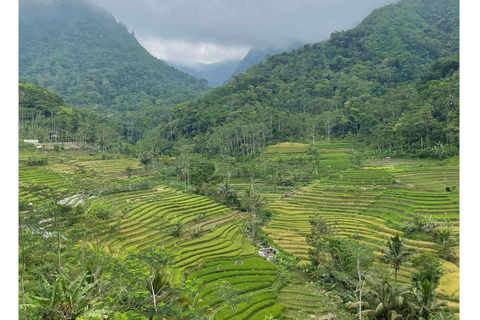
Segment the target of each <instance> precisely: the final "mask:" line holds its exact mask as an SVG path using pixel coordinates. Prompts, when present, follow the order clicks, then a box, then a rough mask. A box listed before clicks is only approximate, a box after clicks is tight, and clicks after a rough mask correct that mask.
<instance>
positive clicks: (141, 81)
mask: <svg viewBox="0 0 480 320" xmlns="http://www.w3.org/2000/svg"><path fill="white" fill-rule="evenodd" d="M19 22H20V25H19V33H20V42H19V45H20V49H19V58H20V60H19V66H20V68H19V71H20V81H21V82H29V83H33V84H38V85H41V86H42V87H44V88H47V89H48V90H50V91H53V92H56V93H58V94H61V95H62V96H63V97H64V98H65V100H66V101H68V102H69V103H71V104H73V105H75V106H82V105H97V106H99V107H100V108H107V107H114V108H115V109H116V110H121V111H127V110H135V109H138V108H141V106H142V105H143V104H148V105H156V104H160V103H161V104H163V105H170V104H174V103H179V102H182V101H185V100H186V99H189V98H195V97H200V96H201V95H202V94H203V93H204V92H205V91H206V90H207V89H208V85H207V83H206V82H205V81H198V80H196V79H195V78H193V77H191V76H189V75H187V74H185V73H183V72H179V71H178V70H176V69H174V68H173V67H171V66H169V65H167V64H166V63H164V62H163V61H161V60H158V59H156V58H155V57H153V56H152V55H151V54H150V53H148V52H147V50H145V49H144V48H143V47H142V46H141V45H140V44H139V43H138V41H137V40H136V39H135V36H134V33H133V32H132V33H130V32H128V30H127V26H126V25H124V24H123V23H121V22H117V21H116V20H115V18H114V17H113V16H112V15H111V14H110V13H109V12H108V11H106V10H105V9H101V8H100V7H98V6H96V5H94V4H93V3H90V2H88V1H84V0H75V1H52V2H45V3H44V2H42V1H32V0H22V1H20V21H19Z"/></svg>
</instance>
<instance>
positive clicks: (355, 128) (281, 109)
mask: <svg viewBox="0 0 480 320" xmlns="http://www.w3.org/2000/svg"><path fill="white" fill-rule="evenodd" d="M458 38H459V37H458V1H457V0H401V1H399V2H398V3H395V4H391V5H388V6H385V7H383V8H380V9H376V10H375V11H373V12H372V14H370V15H369V16H368V17H367V18H366V19H365V20H364V21H363V22H362V23H361V24H360V25H358V26H357V27H356V28H354V29H352V30H348V31H342V32H335V33H333V34H332V35H331V37H330V39H329V40H327V41H324V42H320V43H315V44H308V45H305V46H303V47H301V48H299V49H296V50H294V51H292V52H284V53H281V54H277V55H273V56H271V57H269V58H268V59H267V60H266V61H264V62H262V63H259V64H257V65H254V66H253V67H251V68H250V69H249V70H248V71H247V72H246V74H241V75H238V76H235V77H234V79H233V81H231V82H230V83H229V84H228V85H226V86H222V87H219V88H216V89H215V90H213V91H212V92H211V93H209V94H207V95H206V96H205V97H204V98H203V99H202V100H201V101H200V102H197V103H194V104H192V105H191V106H190V108H189V109H188V112H186V109H185V108H184V107H182V108H179V109H177V112H176V113H175V118H176V119H175V120H174V121H176V123H178V127H179V128H182V131H181V132H180V134H182V135H184V136H187V137H188V136H190V137H191V136H199V135H202V134H204V133H207V136H208V135H210V134H211V133H212V132H213V137H215V138H216V139H222V140H223V141H229V140H230V139H231V138H234V136H235V137H243V138H242V139H240V140H243V141H241V142H239V144H238V145H237V146H234V147H231V146H232V145H234V143H230V142H229V143H230V147H228V148H229V149H230V150H231V149H234V148H237V149H238V150H240V149H242V150H244V151H245V152H247V153H249V152H250V151H246V150H250V148H251V147H250V146H248V147H247V146H245V145H246V144H250V145H251V144H252V142H253V144H254V145H255V143H256V142H258V141H260V144H264V143H265V141H266V140H267V141H272V140H277V141H281V140H283V141H285V140H290V139H292V138H293V139H302V138H303V139H305V138H307V139H311V137H312V135H313V134H314V135H317V136H324V137H326V138H330V137H332V136H340V137H344V136H346V135H348V134H352V135H355V136H361V135H363V134H364V135H367V136H369V137H370V138H371V139H377V140H378V141H381V140H384V141H386V140H388V139H393V138H394V135H395V123H396V122H397V121H398V120H399V118H400V117H401V115H402V112H404V111H405V110H406V109H411V110H410V111H411V113H410V115H411V114H416V113H420V108H421V107H423V106H425V107H426V108H424V110H423V111H422V112H423V114H424V115H425V117H426V118H425V119H424V120H425V121H427V122H428V121H430V120H429V119H430V118H431V117H436V118H437V120H439V121H444V120H445V118H446V115H447V114H448V112H450V111H453V113H452V115H453V117H455V114H457V113H458V94H457V93H458V91H457V89H455V86H456V85H457V86H458V72H457V69H458V56H457V58H455V57H452V58H449V59H447V60H442V61H443V62H440V64H441V65H442V67H441V68H443V69H445V70H444V72H443V74H442V75H440V77H436V78H435V79H436V81H437V83H431V84H430V85H429V86H428V87H429V89H428V90H431V93H432V94H433V90H437V91H441V96H442V99H440V100H438V99H434V100H432V101H430V102H428V101H427V100H428V99H425V98H424V97H427V96H428V95H430V93H429V92H430V91H428V92H427V93H425V92H423V95H422V96H417V93H418V92H421V91H425V90H424V89H425V86H423V85H422V83H424V84H425V83H426V82H427V81H428V79H421V77H422V75H423V74H424V72H426V71H427V69H428V68H429V65H430V64H431V63H432V62H434V61H436V60H438V59H440V58H442V57H447V56H450V55H452V54H455V52H458V48H459V45H458ZM448 61H453V62H448ZM455 61H456V62H455ZM451 66H453V67H451ZM455 66H456V67H455ZM433 68H434V67H433ZM442 76H447V77H446V79H445V81H450V80H452V81H450V82H451V89H447V88H446V87H445V86H444V87H442V85H441V82H440V83H438V81H443V80H441V79H440V78H441V77H442ZM452 77H453V79H452ZM449 79H450V80H449ZM455 79H456V80H455ZM417 80H421V83H420V84H418V85H414V82H415V81H417ZM449 86H450V85H449ZM442 88H443V89H442ZM390 90H398V91H394V92H393V93H392V94H391V96H392V95H394V96H395V99H397V100H398V101H397V103H396V104H394V105H392V104H391V103H390V102H389V101H388V99H381V100H379V101H377V99H379V97H383V96H384V95H385V94H386V93H387V92H389V91H390ZM433 95H435V94H433ZM449 96H450V100H451V104H450V103H449V105H450V107H449V108H451V110H447V109H446V108H445V103H447V102H446V100H448V99H449V98H448V97H449ZM416 103H422V104H423V105H417V104H416ZM433 103H434V104H435V105H434V104H433ZM437 103H438V105H436V104H437ZM373 104H375V109H372V107H371V105H373ZM412 108H413V109H412ZM432 112H433V113H432ZM442 125H443V124H441V125H440V127H439V126H436V128H435V130H437V129H440V131H441V129H442V128H441V126H442ZM242 126H244V127H243V128H242V130H241V131H242V132H240V133H238V134H237V133H236V134H233V133H232V132H234V131H237V130H240V128H241V127H242ZM375 126H376V127H375ZM374 127H375V128H374ZM212 128H216V129H213V130H212ZM222 128H223V129H222ZM420 128H427V131H428V130H430V129H431V127H429V126H428V125H427V126H426V127H425V126H421V127H420ZM307 131H308V132H307ZM420 131H421V130H420ZM383 133H386V134H387V135H388V136H382V134H383ZM437 133H438V132H437ZM373 134H375V135H376V136H375V137H373V138H372V137H371V135H373ZM440 136H441V134H440V135H439V134H436V135H435V138H434V135H432V134H431V132H419V133H418V134H417V133H416V139H418V141H415V144H417V142H418V148H419V149H420V148H421V149H422V150H423V149H424V148H425V147H428V148H431V147H433V145H434V143H439V141H441V142H442V143H448V139H447V138H446V137H445V136H441V137H440ZM370 138H369V139H370ZM235 139H236V138H235ZM426 140H428V142H426ZM247 141H251V142H247ZM412 143H413V142H412ZM241 145H243V146H241ZM416 146H417V145H415V147H416ZM221 147H222V148H223V146H221ZM378 147H379V148H387V149H388V150H391V149H392V148H400V149H401V148H402V146H399V145H397V146H395V145H394V143H392V142H391V141H388V142H387V143H386V144H378ZM410 147H412V146H411V145H410V146H409V148H410ZM216 148H220V146H216ZM251 150H256V148H255V147H252V148H251Z"/></svg>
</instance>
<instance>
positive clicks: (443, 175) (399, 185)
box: [263, 149, 459, 309]
mask: <svg viewBox="0 0 480 320" xmlns="http://www.w3.org/2000/svg"><path fill="white" fill-rule="evenodd" d="M347 150H348V149H346V150H345V151H344V152H347ZM337 153H341V151H339V152H337ZM332 160H333V161H334V159H332ZM370 163H374V162H370ZM379 163H381V165H378V166H363V167H361V168H359V169H353V168H350V169H346V170H343V171H339V172H334V173H333V174H328V175H326V176H324V177H322V178H321V179H319V180H318V181H314V182H312V183H310V184H309V185H308V186H306V187H303V188H301V189H300V190H298V191H297V192H296V193H295V194H292V195H290V196H288V197H284V198H282V199H279V200H277V201H274V202H271V203H269V207H270V208H271V209H272V210H274V211H275V212H276V215H275V217H274V218H273V219H272V220H271V221H270V223H269V224H268V225H267V226H265V227H264V228H263V230H264V231H265V232H266V233H267V234H268V235H269V237H270V238H271V239H272V240H273V242H274V243H275V244H276V245H277V246H278V247H279V248H280V249H281V250H283V251H285V252H288V253H290V254H292V255H293V256H295V257H297V258H298V260H299V261H300V262H306V260H307V259H308V245H307V243H306V239H305V237H306V236H307V235H308V234H310V224H309V217H310V216H313V215H315V214H321V215H323V216H324V217H325V219H326V220H327V223H328V224H329V225H330V227H331V229H333V230H334V232H335V233H336V234H337V235H338V236H340V237H344V238H354V239H357V240H359V241H360V242H363V243H365V244H367V245H369V246H371V247H372V248H373V249H374V252H375V253H376V254H380V250H381V249H382V248H384V247H385V245H386V243H387V239H388V238H389V237H391V236H393V235H394V234H395V233H399V234H400V236H404V234H403V232H402V231H401V225H403V224H406V223H408V222H409V221H411V220H412V218H413V216H414V214H416V213H417V214H420V215H424V216H429V217H431V218H432V219H433V220H434V221H436V222H437V223H438V224H440V223H444V222H445V220H447V221H448V222H449V224H451V225H453V230H454V231H456V232H458V230H459V195H458V192H457V191H455V192H445V191H444V186H450V187H452V186H458V166H455V164H454V163H453V164H449V165H447V166H439V165H438V164H436V165H435V166H433V162H432V161H429V162H428V164H429V166H426V165H425V164H426V163H422V162H421V161H419V160H415V161H405V162H403V161H384V160H379ZM412 163H414V164H415V165H413V164H412ZM407 247H409V248H412V249H415V250H417V252H436V251H437V248H438V247H437V245H436V244H435V243H433V242H432V241H422V240H413V239H408V240H407ZM443 264H444V269H445V270H448V271H445V273H444V274H445V275H444V277H442V280H441V282H440V286H439V288H438V289H437V293H439V294H440V295H441V297H442V298H443V299H446V300H448V303H449V305H450V306H453V309H455V305H456V304H458V299H459V296H458V266H457V265H455V264H452V263H449V262H446V261H445V262H444V263H443ZM412 271H413V269H411V268H408V267H404V268H402V269H401V270H400V272H399V274H398V277H399V281H401V282H404V283H409V282H410V275H411V272H412ZM306 300H307V301H308V299H306Z"/></svg>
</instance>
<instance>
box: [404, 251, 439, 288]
mask: <svg viewBox="0 0 480 320" xmlns="http://www.w3.org/2000/svg"><path fill="white" fill-rule="evenodd" d="M411 262H412V265H413V267H414V268H415V269H416V270H417V271H415V272H414V273H413V274H412V282H413V284H414V285H418V283H419V282H422V281H425V280H427V281H429V282H434V283H437V284H438V281H439V280H440V277H441V276H442V264H441V263H440V260H439V259H438V257H437V256H436V255H435V254H432V253H421V254H418V255H416V256H414V257H413V258H412V261H411Z"/></svg>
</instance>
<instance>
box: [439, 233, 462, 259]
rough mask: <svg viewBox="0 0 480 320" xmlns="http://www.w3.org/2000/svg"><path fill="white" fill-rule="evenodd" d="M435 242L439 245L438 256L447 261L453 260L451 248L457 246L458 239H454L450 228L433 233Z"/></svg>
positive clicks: (453, 255)
mask: <svg viewBox="0 0 480 320" xmlns="http://www.w3.org/2000/svg"><path fill="white" fill-rule="evenodd" d="M435 242H436V243H438V244H439V245H440V249H439V252H438V253H439V256H440V257H442V258H444V259H447V260H453V259H455V252H454V251H453V248H454V247H455V246H456V245H457V244H458V239H457V238H456V237H454V236H453V235H452V233H451V231H450V228H447V229H441V230H437V231H436V232H435Z"/></svg>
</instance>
